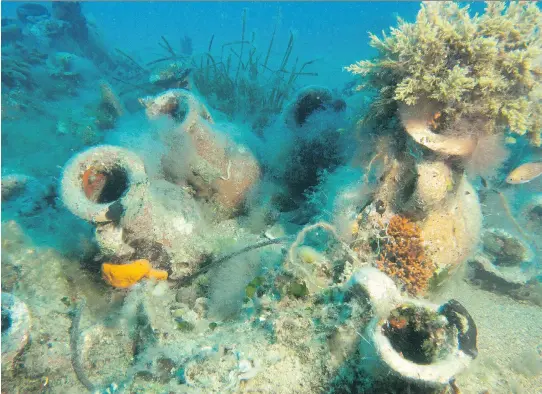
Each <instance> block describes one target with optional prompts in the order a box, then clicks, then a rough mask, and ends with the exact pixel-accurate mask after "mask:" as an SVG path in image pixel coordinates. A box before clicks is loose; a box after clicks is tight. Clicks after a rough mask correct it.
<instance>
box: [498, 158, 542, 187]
mask: <svg viewBox="0 0 542 394" xmlns="http://www.w3.org/2000/svg"><path fill="white" fill-rule="evenodd" d="M540 175H542V162H532V163H525V164H522V165H520V166H519V167H518V168H516V169H515V170H513V171H512V172H511V173H510V174H509V175H508V176H507V177H506V182H507V183H510V184H511V185H517V184H520V183H527V182H530V181H532V180H533V179H535V178H537V177H539V176H540Z"/></svg>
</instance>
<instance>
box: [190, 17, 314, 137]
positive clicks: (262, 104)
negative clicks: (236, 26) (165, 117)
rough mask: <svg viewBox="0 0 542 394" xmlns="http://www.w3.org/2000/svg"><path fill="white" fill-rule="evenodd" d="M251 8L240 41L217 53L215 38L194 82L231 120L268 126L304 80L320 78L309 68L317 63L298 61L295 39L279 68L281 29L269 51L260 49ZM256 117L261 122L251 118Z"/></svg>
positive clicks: (196, 66) (197, 59)
mask: <svg viewBox="0 0 542 394" xmlns="http://www.w3.org/2000/svg"><path fill="white" fill-rule="evenodd" d="M246 22H247V10H246V9H244V11H243V16H242V30H241V37H240V40H239V41H233V42H226V43H223V44H222V45H221V46H220V53H214V52H212V51H213V50H214V48H213V44H214V38H215V36H214V35H213V36H212V37H211V39H210V41H209V45H208V48H207V51H206V52H204V53H203V54H201V55H199V56H195V57H194V58H193V60H192V63H193V64H194V69H193V80H194V84H195V86H196V87H197V89H198V90H199V91H200V93H201V94H202V95H203V96H204V97H205V98H206V99H207V100H209V102H210V104H211V105H212V106H213V107H214V108H217V109H219V110H221V111H223V112H224V113H226V114H228V115H229V116H231V117H240V118H241V119H242V120H246V119H247V118H249V120H250V121H251V123H252V124H253V126H255V127H257V128H261V127H262V126H265V125H267V123H268V121H269V117H270V116H272V115H276V114H278V113H280V112H281V110H282V109H283V108H284V106H285V104H286V103H287V102H288V99H289V97H290V96H291V95H292V94H293V93H294V91H295V90H296V88H298V87H297V85H296V82H297V79H298V78H299V76H317V75H318V74H317V73H315V72H309V71H307V70H306V68H307V67H308V66H310V65H311V64H313V63H314V62H315V61H316V59H314V60H309V61H306V62H303V63H301V61H300V60H299V58H298V57H296V58H295V60H294V63H293V66H291V67H289V66H288V65H289V64H290V63H291V59H293V55H292V54H293V50H294V44H295V36H294V34H293V33H292V32H290V38H289V40H288V43H287V45H286V49H285V50H284V54H283V56H282V59H281V61H280V63H279V64H278V66H274V65H273V64H272V63H273V59H272V56H271V52H272V50H275V49H274V46H276V45H277V43H276V42H275V34H276V30H277V26H276V25H275V28H274V30H273V33H272V35H271V38H270V41H269V45H268V46H267V50H266V51H265V52H261V51H258V48H257V46H256V43H255V40H256V35H255V33H252V34H248V33H247V31H246ZM215 46H216V44H215ZM251 114H256V117H255V119H250V115H251Z"/></svg>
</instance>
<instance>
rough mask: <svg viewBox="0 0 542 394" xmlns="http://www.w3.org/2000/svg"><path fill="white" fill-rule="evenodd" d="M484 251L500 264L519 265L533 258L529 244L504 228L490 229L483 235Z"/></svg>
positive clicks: (494, 262) (496, 263)
mask: <svg viewBox="0 0 542 394" xmlns="http://www.w3.org/2000/svg"><path fill="white" fill-rule="evenodd" d="M482 243H483V248H484V252H486V253H487V254H489V255H490V256H492V257H493V264H495V265H498V266H517V265H520V264H521V263H524V262H528V261H530V260H531V259H532V258H533V252H532V251H531V249H530V248H529V246H528V245H527V244H526V243H525V242H523V241H522V240H520V239H519V238H517V237H514V236H513V235H511V234H509V233H508V232H506V231H504V230H502V229H495V228H493V229H489V230H486V231H484V233H483V235H482Z"/></svg>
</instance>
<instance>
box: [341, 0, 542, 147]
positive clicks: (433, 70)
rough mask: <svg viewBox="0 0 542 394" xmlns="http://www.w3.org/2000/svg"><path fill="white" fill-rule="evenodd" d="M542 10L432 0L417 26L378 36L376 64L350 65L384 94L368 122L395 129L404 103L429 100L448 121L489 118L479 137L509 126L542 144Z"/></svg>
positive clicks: (374, 42)
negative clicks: (472, 8) (476, 10)
mask: <svg viewBox="0 0 542 394" xmlns="http://www.w3.org/2000/svg"><path fill="white" fill-rule="evenodd" d="M541 26H542V11H541V10H540V9H539V8H538V7H537V5H536V4H535V3H534V2H529V3H518V2H513V3H511V4H509V5H508V6H507V5H506V4H505V3H504V2H487V5H486V9H485V13H484V14H483V15H478V14H476V15H475V16H472V17H471V16H470V15H469V10H468V6H466V7H460V6H459V5H458V4H456V3H454V2H448V1H447V2H426V3H424V4H422V8H421V10H420V11H419V13H418V16H417V18H416V22H415V23H407V22H405V21H403V20H401V19H399V26H398V27H397V28H392V30H391V35H389V36H386V35H385V34H384V36H383V38H379V37H377V36H376V35H374V34H371V36H370V37H371V46H373V47H374V48H376V49H377V50H378V51H379V55H378V57H377V58H376V59H373V60H372V61H359V62H357V63H355V64H352V65H350V66H349V67H346V69H347V70H348V71H350V72H352V73H354V74H358V75H362V76H363V77H364V79H365V81H364V82H365V84H364V85H362V86H360V87H359V88H363V87H365V86H367V87H371V88H375V89H377V90H378V92H379V97H378V98H377V100H376V101H375V102H374V104H373V108H372V111H370V112H369V115H367V116H366V117H365V119H364V121H370V120H376V121H378V122H377V124H381V125H382V124H383V125H390V123H389V121H390V120H392V119H393V118H394V116H395V114H396V110H397V105H398V104H399V103H403V104H406V105H408V106H412V105H416V104H420V103H428V104H431V105H432V106H433V107H434V108H435V113H438V114H439V115H440V114H441V115H442V119H441V121H444V122H446V123H448V124H453V123H455V122H457V121H459V120H470V119H474V120H476V121H477V122H479V121H480V120H483V121H484V122H483V125H484V127H482V128H481V129H480V130H475V131H474V132H475V133H487V134H494V133H498V132H502V131H504V130H506V129H507V128H508V129H509V131H511V132H513V133H517V134H519V135H523V134H527V136H528V138H529V140H530V142H531V143H532V144H533V145H535V146H540V145H541V144H542V138H541V129H542V83H541V76H542V56H541V55H542V32H541V28H540V27H541Z"/></svg>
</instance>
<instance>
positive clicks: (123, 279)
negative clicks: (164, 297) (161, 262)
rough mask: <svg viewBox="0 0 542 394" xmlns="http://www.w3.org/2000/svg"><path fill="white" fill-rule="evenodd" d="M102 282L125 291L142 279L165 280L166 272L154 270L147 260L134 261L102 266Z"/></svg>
mask: <svg viewBox="0 0 542 394" xmlns="http://www.w3.org/2000/svg"><path fill="white" fill-rule="evenodd" d="M102 274H103V278H104V280H105V281H106V282H107V283H109V284H110V285H111V286H113V287H117V288H121V289H125V288H128V287H131V286H133V285H135V284H136V283H137V282H139V281H140V280H141V279H143V278H153V279H158V280H166V279H167V277H168V274H167V272H166V271H162V270H155V269H153V268H152V266H151V264H150V263H149V261H148V260H136V261H133V262H131V263H129V264H121V265H116V264H109V263H104V264H102Z"/></svg>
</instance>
